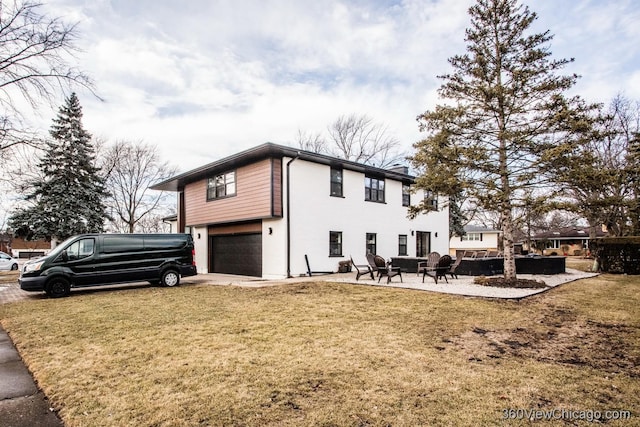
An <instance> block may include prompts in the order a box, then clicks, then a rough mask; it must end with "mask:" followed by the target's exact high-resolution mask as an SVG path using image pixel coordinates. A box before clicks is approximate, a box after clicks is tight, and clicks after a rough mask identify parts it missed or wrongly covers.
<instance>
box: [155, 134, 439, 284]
mask: <svg viewBox="0 0 640 427" xmlns="http://www.w3.org/2000/svg"><path fill="white" fill-rule="evenodd" d="M413 182H414V177H412V176H410V175H408V174H407V170H406V168H403V167H402V168H395V169H393V170H385V169H380V168H375V167H372V166H368V165H364V164H360V163H354V162H350V161H345V160H342V159H338V158H334V157H330V156H325V155H322V154H316V153H312V152H308V151H302V150H298V149H295V148H291V147H285V146H281V145H276V144H272V143H266V144H262V145H259V146H257V147H254V148H251V149H249V150H246V151H243V152H241V153H238V154H235V155H232V156H230V157H226V158H224V159H220V160H218V161H215V162H213V163H210V164H208V165H205V166H202V167H200V168H197V169H194V170H192V171H189V172H186V173H183V174H181V175H178V176H175V177H173V178H171V179H169V180H166V181H164V182H161V183H159V184H156V185H155V186H153V187H152V188H153V189H156V190H165V191H175V192H177V193H178V209H177V212H178V214H177V227H176V228H177V230H176V231H178V232H187V233H191V234H192V235H193V236H194V241H195V245H196V264H197V266H198V272H200V273H209V272H212V273H213V272H217V273H230V274H241V275H248V276H258V277H263V278H283V277H292V276H299V275H304V274H306V273H307V271H308V269H307V263H306V261H305V255H306V256H307V259H308V260H309V266H310V269H311V271H327V272H329V271H337V269H338V262H339V261H343V260H348V259H349V257H350V256H353V258H354V261H355V262H356V263H359V264H361V263H365V262H366V260H365V256H366V253H367V252H373V253H376V254H379V255H381V256H383V257H385V258H387V259H388V258H391V257H398V256H407V257H416V256H426V255H427V254H428V253H429V252H431V251H438V252H440V253H447V252H448V251H449V211H448V208H446V207H444V208H443V209H442V210H439V211H436V212H432V213H429V214H421V215H419V216H418V217H417V218H415V219H413V220H410V219H408V218H407V207H408V206H409V204H410V203H411V198H414V197H418V195H417V194H410V186H411V184H413ZM429 194H430V193H427V196H429ZM424 196H425V194H424V192H422V191H420V193H419V197H424ZM432 203H434V204H438V203H440V206H441V207H442V206H444V203H442V201H439V200H438V198H437V197H435V198H432Z"/></svg>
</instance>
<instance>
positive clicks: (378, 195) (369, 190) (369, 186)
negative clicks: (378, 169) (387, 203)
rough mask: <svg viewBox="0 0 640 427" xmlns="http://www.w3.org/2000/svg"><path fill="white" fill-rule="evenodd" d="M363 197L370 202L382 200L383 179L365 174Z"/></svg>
mask: <svg viewBox="0 0 640 427" xmlns="http://www.w3.org/2000/svg"><path fill="white" fill-rule="evenodd" d="M364 199H365V200H368V201H371V202H384V179H378V178H372V177H370V176H365V178H364Z"/></svg>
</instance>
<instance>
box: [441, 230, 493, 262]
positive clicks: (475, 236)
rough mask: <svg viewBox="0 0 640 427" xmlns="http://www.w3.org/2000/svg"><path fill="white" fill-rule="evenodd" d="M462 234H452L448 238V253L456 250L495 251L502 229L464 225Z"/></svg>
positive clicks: (454, 252)
mask: <svg viewBox="0 0 640 427" xmlns="http://www.w3.org/2000/svg"><path fill="white" fill-rule="evenodd" d="M464 231H465V235H464V236H453V237H451V239H449V251H450V252H449V253H450V255H455V254H456V251H497V250H499V249H498V248H499V241H500V237H501V235H502V231H500V230H493V229H491V228H487V227H481V226H478V225H465V227H464Z"/></svg>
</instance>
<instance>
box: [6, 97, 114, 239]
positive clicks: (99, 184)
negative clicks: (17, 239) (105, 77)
mask: <svg viewBox="0 0 640 427" xmlns="http://www.w3.org/2000/svg"><path fill="white" fill-rule="evenodd" d="M49 134H50V135H51V138H52V139H51V140H50V141H49V142H47V147H46V151H45V154H44V156H43V157H42V159H41V161H40V163H39V165H38V166H39V168H40V170H41V172H42V176H44V179H43V180H41V181H37V182H33V183H32V186H33V191H32V192H31V193H30V194H28V195H27V196H26V200H27V201H31V202H32V203H33V205H32V206H31V207H28V208H26V209H24V210H22V211H19V212H18V213H16V214H15V215H14V216H13V217H12V218H11V220H10V225H11V226H12V228H13V229H14V230H15V231H16V234H18V235H23V236H26V237H28V238H45V239H57V240H62V239H66V238H67V237H69V236H72V235H74V234H80V233H91V232H100V231H102V230H103V224H104V221H105V219H106V217H107V215H106V207H105V204H104V199H105V197H106V196H107V191H106V189H105V183H104V179H103V178H102V177H101V176H100V174H99V169H98V168H97V167H96V166H95V165H94V161H95V150H94V147H93V145H92V144H91V135H90V134H89V133H88V132H87V131H86V130H84V128H83V126H82V107H81V106H80V102H79V101H78V97H77V96H76V94H75V93H72V94H71V96H70V97H69V98H67V99H66V102H65V104H64V105H63V106H62V107H60V109H59V111H58V116H57V117H56V118H55V119H54V120H53V125H52V126H51V129H50V131H49Z"/></svg>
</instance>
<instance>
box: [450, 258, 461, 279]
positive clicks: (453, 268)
mask: <svg viewBox="0 0 640 427" xmlns="http://www.w3.org/2000/svg"><path fill="white" fill-rule="evenodd" d="M461 262H462V257H456V260H455V262H454V263H453V264H451V267H449V270H448V271H447V274H449V275H451V278H452V279H453V277H454V276H455V278H456V279H457V278H458V273H456V269H457V268H458V266H459V265H460V263H461Z"/></svg>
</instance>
